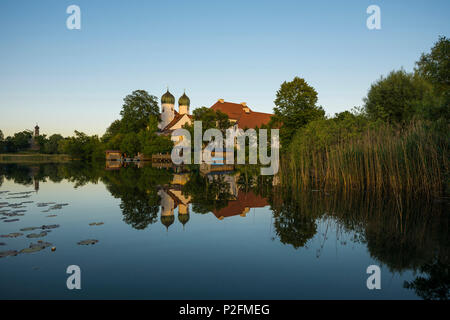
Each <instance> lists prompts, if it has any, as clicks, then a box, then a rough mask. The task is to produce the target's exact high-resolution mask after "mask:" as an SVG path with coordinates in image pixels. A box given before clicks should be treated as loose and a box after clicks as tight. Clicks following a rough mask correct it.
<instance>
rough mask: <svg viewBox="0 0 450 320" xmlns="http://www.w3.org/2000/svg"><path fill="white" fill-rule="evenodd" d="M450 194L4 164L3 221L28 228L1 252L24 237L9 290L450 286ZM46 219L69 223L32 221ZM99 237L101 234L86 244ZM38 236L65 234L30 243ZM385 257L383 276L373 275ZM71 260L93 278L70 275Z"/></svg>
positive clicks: (388, 294)
mask: <svg viewBox="0 0 450 320" xmlns="http://www.w3.org/2000/svg"><path fill="white" fill-rule="evenodd" d="M6 191H7V192H6ZM26 192H29V193H26ZM50 202H51V204H47V203H50ZM14 204H16V205H15V206H14ZM58 204H63V205H62V206H57V205H58ZM55 205H56V207H55ZM446 206H447V203H446V202H445V201H444V202H443V201H437V202H435V203H433V204H426V205H425V204H424V205H422V204H421V203H420V202H417V201H415V202H412V201H411V202H407V203H405V204H403V203H402V205H401V208H402V209H401V210H399V209H398V208H399V205H398V202H396V201H393V200H392V201H388V200H380V199H370V198H369V197H367V196H363V195H360V196H358V197H357V196H354V195H353V196H351V197H350V196H345V195H337V194H333V193H326V192H324V191H320V190H311V191H309V192H303V193H301V194H300V193H298V192H292V191H288V190H286V189H283V188H281V187H280V186H279V185H278V183H277V181H276V179H275V180H273V179H272V178H263V177H259V178H258V177H255V178H249V177H246V176H245V175H243V174H232V175H230V174H220V175H208V176H204V175H201V174H196V173H181V174H174V173H170V172H169V171H166V170H159V169H155V168H151V167H144V168H134V167H131V168H121V169H120V170H105V169H104V167H99V166H96V167H87V166H86V165H82V164H77V163H72V164H66V165H30V166H24V165H14V164H10V165H0V218H1V219H2V220H0V235H8V234H10V233H17V232H18V233H22V235H19V236H17V237H2V238H0V243H1V244H2V245H1V246H0V251H1V252H3V253H4V252H6V251H9V250H17V251H18V254H17V255H15V256H14V255H12V256H5V257H2V258H0V287H1V289H0V298H1V299H17V298H19V299H20V298H62V299H73V298H82V299H94V298H100V299H109V298H120V299H123V298H125V299H134V298H139V299H217V298H218V299H222V298H223V299H421V298H442V297H444V298H445V297H448V288H449V280H448V251H449V250H448V249H449V246H448V214H446V210H445V209H446ZM52 208H53V209H52ZM49 209H50V210H49ZM17 210H19V212H18V214H19V215H16V216H14V212H16V214H17ZM20 211H24V212H20ZM11 213H13V216H11V215H8V214H11ZM20 214H23V215H20ZM14 219H19V220H18V221H11V222H7V221H9V220H14ZM92 223H102V224H99V225H90V224H92ZM42 225H59V227H57V228H53V229H49V230H50V232H48V234H47V235H45V236H43V237H41V238H27V237H26V236H27V235H30V234H33V233H34V234H39V233H40V232H42V231H43V230H41V229H36V230H31V231H20V229H23V228H28V227H41V226H42ZM87 239H94V240H98V242H97V243H95V244H93V245H79V244H77V243H78V242H80V241H82V240H87ZM38 240H41V241H44V242H48V243H51V246H49V247H47V248H45V249H43V250H40V251H37V252H32V253H24V252H23V253H21V252H20V250H22V249H24V248H28V247H29V246H30V244H31V243H37V241H38ZM51 247H56V250H55V251H52V250H51ZM4 255H5V254H4ZM372 264H375V265H378V266H380V267H381V290H368V289H367V287H366V280H367V278H368V276H369V275H368V274H367V273H366V269H367V267H368V266H369V265H372ZM69 265H78V266H80V268H81V287H82V289H81V290H68V289H67V287H66V279H67V277H68V276H69V275H68V274H66V268H67V267H68V266H69Z"/></svg>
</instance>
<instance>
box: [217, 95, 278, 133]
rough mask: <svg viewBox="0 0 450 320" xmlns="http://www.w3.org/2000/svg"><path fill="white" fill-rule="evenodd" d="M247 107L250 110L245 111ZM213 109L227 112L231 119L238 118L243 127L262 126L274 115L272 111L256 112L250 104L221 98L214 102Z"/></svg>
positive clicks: (237, 120)
mask: <svg viewBox="0 0 450 320" xmlns="http://www.w3.org/2000/svg"><path fill="white" fill-rule="evenodd" d="M245 108H246V109H248V112H245V110H244V109H245ZM211 109H213V110H215V111H217V110H219V111H220V112H223V113H225V114H227V115H228V118H229V119H230V120H236V122H237V125H238V127H239V128H241V129H246V128H256V127H259V128H260V127H261V126H262V125H263V124H268V123H269V121H270V117H272V114H270V113H262V112H254V111H252V110H251V109H250V108H249V107H248V106H244V105H242V104H240V103H233V102H225V101H224V102H221V101H220V100H219V101H217V102H216V103H215V104H213V105H212V106H211Z"/></svg>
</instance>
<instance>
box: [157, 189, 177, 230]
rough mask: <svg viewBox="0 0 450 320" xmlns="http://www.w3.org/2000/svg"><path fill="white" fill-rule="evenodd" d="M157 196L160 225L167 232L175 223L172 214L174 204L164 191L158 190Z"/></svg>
mask: <svg viewBox="0 0 450 320" xmlns="http://www.w3.org/2000/svg"><path fill="white" fill-rule="evenodd" d="M158 195H159V196H160V197H161V223H162V224H163V225H165V226H166V228H167V230H169V227H170V226H171V225H172V223H174V221H175V215H174V214H173V209H174V207H175V203H174V201H173V199H172V198H171V197H170V196H169V195H168V194H167V193H166V192H165V191H164V190H159V191H158Z"/></svg>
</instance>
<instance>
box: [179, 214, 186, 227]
mask: <svg viewBox="0 0 450 320" xmlns="http://www.w3.org/2000/svg"><path fill="white" fill-rule="evenodd" d="M178 221H180V222H181V224H182V225H183V226H184V225H185V224H186V223H187V222H188V221H189V213H188V214H178Z"/></svg>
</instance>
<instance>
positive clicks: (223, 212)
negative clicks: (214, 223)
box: [158, 174, 268, 229]
mask: <svg viewBox="0 0 450 320" xmlns="http://www.w3.org/2000/svg"><path fill="white" fill-rule="evenodd" d="M189 178H190V175H189V174H175V175H174V177H173V179H172V181H171V184H170V185H169V186H166V187H164V188H162V189H160V190H159V191H158V195H159V197H160V198H161V223H162V224H163V225H164V226H166V228H167V229H169V227H170V226H171V225H172V224H173V223H174V222H175V209H178V211H177V214H178V221H179V222H180V223H181V224H182V225H183V227H184V226H185V225H186V223H187V222H188V221H189V218H190V216H189V204H190V203H191V201H192V198H191V197H190V196H189V195H187V194H184V193H183V192H182V186H183V185H185V184H186V183H187V182H188V181H189ZM207 179H208V181H209V182H210V183H213V182H215V181H217V180H220V182H221V183H224V185H226V186H227V187H226V188H227V189H228V190H226V191H227V194H229V195H230V197H229V198H227V199H226V206H225V207H222V208H220V209H212V210H211V211H212V213H213V214H214V215H215V216H216V217H217V218H218V219H219V220H222V219H224V218H227V217H232V216H241V217H245V216H246V214H247V213H248V212H249V211H250V209H251V208H263V207H265V206H267V205H268V202H267V200H266V198H264V197H262V196H260V195H257V194H256V193H254V192H253V191H248V192H244V191H240V190H239V188H238V185H237V181H238V175H224V174H221V175H207ZM216 200H222V199H211V201H216Z"/></svg>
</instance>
